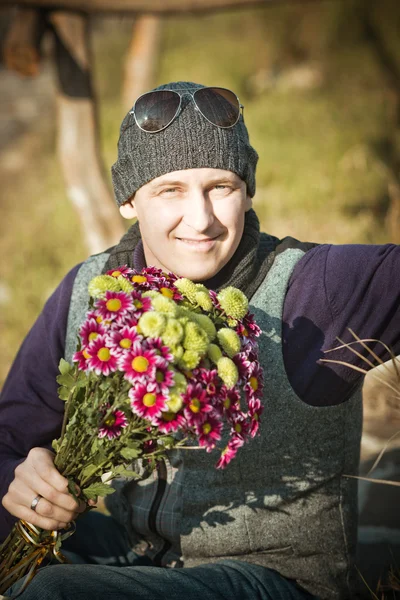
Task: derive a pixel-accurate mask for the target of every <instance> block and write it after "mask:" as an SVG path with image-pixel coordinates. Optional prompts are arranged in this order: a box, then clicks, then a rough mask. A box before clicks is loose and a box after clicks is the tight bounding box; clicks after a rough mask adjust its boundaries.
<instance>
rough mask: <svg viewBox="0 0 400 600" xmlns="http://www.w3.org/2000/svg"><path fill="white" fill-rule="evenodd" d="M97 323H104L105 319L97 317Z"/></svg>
mask: <svg viewBox="0 0 400 600" xmlns="http://www.w3.org/2000/svg"><path fill="white" fill-rule="evenodd" d="M96 321H97V322H98V323H101V322H102V321H103V317H101V316H100V315H99V316H98V317H96Z"/></svg>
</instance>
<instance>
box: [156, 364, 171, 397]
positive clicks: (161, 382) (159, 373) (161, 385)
mask: <svg viewBox="0 0 400 600" xmlns="http://www.w3.org/2000/svg"><path fill="white" fill-rule="evenodd" d="M155 383H156V387H157V391H158V392H160V394H164V395H168V393H169V388H171V387H172V386H173V385H174V373H173V371H170V370H169V369H168V366H167V365H165V366H164V365H158V366H157V368H156V377H155Z"/></svg>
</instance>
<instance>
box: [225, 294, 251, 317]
mask: <svg viewBox="0 0 400 600" xmlns="http://www.w3.org/2000/svg"><path fill="white" fill-rule="evenodd" d="M217 298H218V302H219V303H220V305H221V308H222V310H224V311H225V313H226V314H227V315H228V317H232V318H233V319H243V317H244V316H245V314H246V313H247V311H248V308H249V302H248V300H247V298H246V296H245V295H244V294H243V292H241V291H240V290H238V289H237V288H235V287H232V286H229V287H227V288H225V289H224V290H221V291H220V293H219V294H218V296H217Z"/></svg>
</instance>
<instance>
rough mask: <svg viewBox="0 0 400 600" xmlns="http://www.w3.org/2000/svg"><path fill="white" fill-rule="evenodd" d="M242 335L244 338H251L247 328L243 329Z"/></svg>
mask: <svg viewBox="0 0 400 600" xmlns="http://www.w3.org/2000/svg"><path fill="white" fill-rule="evenodd" d="M242 335H244V337H248V336H249V332H248V331H247V329H246V327H243V331H242Z"/></svg>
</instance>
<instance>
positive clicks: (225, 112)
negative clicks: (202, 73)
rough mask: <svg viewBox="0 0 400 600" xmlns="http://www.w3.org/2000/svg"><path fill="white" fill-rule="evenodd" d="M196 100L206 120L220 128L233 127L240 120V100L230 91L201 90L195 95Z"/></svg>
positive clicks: (220, 89)
mask: <svg viewBox="0 0 400 600" xmlns="http://www.w3.org/2000/svg"><path fill="white" fill-rule="evenodd" d="M194 99H195V101H196V104H197V106H198V108H199V109H200V111H201V112H202V113H203V115H204V116H205V117H206V119H208V120H209V121H211V123H213V124H214V125H217V126H218V127H232V126H233V125H235V123H236V122H237V120H238V119H239V114H240V104H239V100H238V99H237V97H236V96H235V94H234V93H233V92H231V91H230V90H226V89H224V88H201V89H199V90H196V92H195V93H194Z"/></svg>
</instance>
